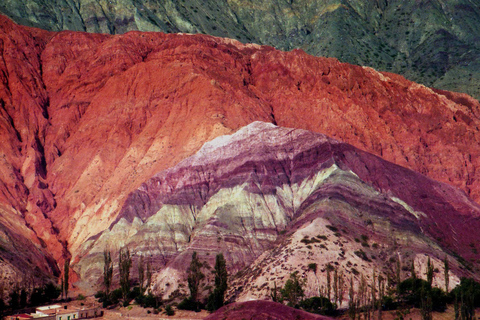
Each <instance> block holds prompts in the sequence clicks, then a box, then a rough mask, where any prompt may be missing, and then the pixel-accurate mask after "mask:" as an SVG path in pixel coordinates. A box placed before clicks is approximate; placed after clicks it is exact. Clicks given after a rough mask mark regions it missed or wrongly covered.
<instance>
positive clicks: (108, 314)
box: [69, 297, 480, 320]
mask: <svg viewBox="0 0 480 320" xmlns="http://www.w3.org/2000/svg"><path fill="white" fill-rule="evenodd" d="M81 303H84V305H85V306H94V305H98V303H97V302H96V300H95V299H94V298H93V297H92V298H90V297H89V298H87V299H86V300H85V301H78V300H77V301H72V302H70V303H69V305H71V306H74V307H81ZM103 311H104V316H103V317H102V318H98V319H106V320H114V319H130V320H152V319H156V320H167V319H168V320H201V319H204V318H206V317H207V316H208V315H209V314H210V313H209V312H207V311H205V310H202V311H201V312H192V311H185V310H176V309H175V315H173V316H167V315H166V314H165V313H163V312H161V313H159V314H154V313H153V311H152V309H151V308H148V309H144V308H142V307H140V306H137V305H130V306H128V307H121V308H115V309H112V310H108V309H103ZM149 312H150V313H149ZM475 314H476V315H477V316H478V315H479V314H480V309H477V310H476V312H475ZM395 318H397V319H398V316H397V315H396V311H384V312H383V313H382V320H394V319H395ZM432 318H433V319H434V320H451V319H455V311H454V309H453V306H449V307H448V309H447V311H445V312H443V313H439V312H434V313H433V317H432ZM335 319H339V320H348V319H350V318H349V317H348V315H347V314H345V315H342V316H339V317H336V318H335ZM362 319H363V316H362ZM372 319H375V320H376V319H378V314H377V313H376V314H375V316H372ZM404 319H407V320H421V319H422V317H421V314H420V310H418V309H411V310H410V313H408V314H407V315H406V316H405V317H404Z"/></svg>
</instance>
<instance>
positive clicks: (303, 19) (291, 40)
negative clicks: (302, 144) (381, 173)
mask: <svg viewBox="0 0 480 320" xmlns="http://www.w3.org/2000/svg"><path fill="white" fill-rule="evenodd" d="M0 12H3V13H5V14H7V15H9V16H10V17H12V18H13V19H14V20H15V21H17V22H19V23H22V24H26V25H29V26H35V27H40V28H43V29H47V30H53V31H60V30H76V31H88V32H102V33H111V34H119V33H125V32H126V31H130V30H141V31H162V32H169V33H176V32H187V33H204V34H210V35H214V36H220V37H228V38H233V39H237V40H240V41H242V42H255V43H259V44H264V45H272V46H274V47H276V48H277V49H281V50H292V49H295V48H302V49H303V50H305V51H306V52H308V53H310V54H313V55H318V56H328V57H336V58H338V59H340V60H341V61H344V62H349V63H354V64H359V65H368V66H371V67H374V68H376V69H380V70H385V71H390V72H395V73H400V74H403V75H404V76H406V77H407V78H409V79H410V80H414V81H417V82H420V83H423V84H425V85H430V86H434V87H437V88H443V89H446V90H453V91H460V92H466V93H469V94H471V95H473V96H475V97H476V98H477V99H478V98H479V97H480V87H479V85H478V83H479V80H480V64H479V63H478V61H479V57H480V47H479V45H478V44H479V41H478V39H479V37H480V33H479V32H480V31H479V30H480V19H479V17H480V5H479V4H478V3H476V2H473V1H468V0H455V1H451V0H449V1H436V0H435V1H427V0H421V1H413V2H412V1H410V2H407V1H402V0H390V1H364V0H342V1H324V0H321V1H320V0H316V1H306V2H305V1H278V0H262V1H249V0H247V1H233V0H229V1H221V2H219V1H204V2H202V4H201V5H199V4H198V3H197V2H196V1H191V0H184V1H172V0H162V1H159V0H148V1H137V0H122V1H89V0H70V1H66V0H57V1H56V2H55V4H54V5H52V3H51V1H45V0H22V1H20V0H4V1H2V3H0Z"/></svg>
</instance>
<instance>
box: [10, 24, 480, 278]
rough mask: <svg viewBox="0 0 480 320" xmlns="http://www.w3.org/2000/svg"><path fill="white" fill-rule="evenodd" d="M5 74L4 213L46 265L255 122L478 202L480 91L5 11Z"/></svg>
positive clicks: (292, 55)
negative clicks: (302, 134)
mask: <svg viewBox="0 0 480 320" xmlns="http://www.w3.org/2000/svg"><path fill="white" fill-rule="evenodd" d="M0 79H1V81H0V137H1V139H2V140H1V144H0V159H1V163H2V165H1V166H0V181H1V185H0V211H1V216H2V221H0V222H1V223H2V226H4V227H5V229H6V230H12V225H13V223H18V221H20V220H21V221H23V222H21V223H20V224H21V225H22V228H20V229H18V230H19V231H17V232H18V233H19V234H20V235H21V236H22V237H25V238H26V239H30V240H28V241H32V243H34V247H35V248H37V249H38V250H40V252H42V254H43V255H45V258H42V259H44V261H45V262H44V263H43V267H42V268H43V269H42V270H43V271H44V272H46V273H48V272H51V271H53V270H51V269H52V268H53V269H56V267H55V266H50V267H49V264H48V263H47V262H46V261H50V260H51V257H50V256H49V254H48V253H45V252H50V253H51V254H52V256H53V258H54V259H55V260H56V261H62V260H63V259H65V258H66V257H69V256H70V255H73V258H74V259H75V258H76V256H75V255H76V254H77V249H78V248H79V246H80V245H82V244H83V243H84V242H85V241H86V240H87V239H88V238H89V237H91V236H94V235H97V234H98V233H100V232H101V231H103V230H104V229H106V228H107V227H109V226H110V225H111V223H112V222H113V221H115V219H116V216H117V214H118V212H119V209H120V208H121V207H122V205H123V203H124V201H125V199H126V196H127V195H128V194H129V193H130V192H131V191H132V190H135V189H136V188H137V187H138V186H139V185H140V184H141V183H142V182H144V181H146V180H147V179H148V178H150V177H151V176H153V175H154V174H155V173H157V172H159V171H160V170H162V169H165V168H168V167H170V166H172V165H174V164H175V163H177V162H179V161H180V160H182V159H184V158H185V157H187V156H189V155H192V154H193V153H194V152H195V151H197V150H198V149H199V148H200V147H201V146H202V145H203V143H204V142H206V141H208V140H211V139H212V138H214V137H216V136H219V135H221V134H225V133H231V132H233V131H235V130H237V129H238V128H240V127H242V126H244V125H246V124H248V123H250V122H252V121H254V120H261V121H267V122H273V123H276V124H278V125H282V126H286V127H294V128H303V129H308V130H311V131H315V132H321V133H325V134H327V135H330V136H332V137H335V138H337V139H340V140H343V141H345V142H348V143H350V144H352V145H354V146H356V147H359V148H361V149H363V150H366V151H369V152H372V153H374V154H376V155H380V156H381V157H383V158H384V159H387V160H389V161H392V162H394V163H397V164H400V165H402V166H405V167H408V168H410V169H413V170H416V171H418V172H421V173H423V174H425V175H427V176H429V177H432V178H434V179H437V180H439V181H443V182H448V183H450V184H452V185H454V186H458V187H460V188H461V189H463V190H464V191H465V192H466V193H467V194H469V195H470V196H471V197H472V198H473V199H475V200H477V201H478V199H480V179H479V177H480V171H479V170H478V169H477V168H479V166H480V157H479V155H480V148H478V147H477V146H478V143H479V142H480V132H479V127H480V120H479V117H480V104H479V103H478V101H476V100H474V99H472V98H470V97H468V96H466V95H461V94H455V93H450V92H439V91H437V92H434V91H432V90H430V89H428V88H425V87H423V86H421V85H418V84H415V83H412V82H410V81H407V80H405V79H404V78H402V77H400V76H397V75H393V74H386V73H378V72H376V71H374V70H372V69H369V68H362V67H358V66H352V65H348V64H342V63H339V62H338V61H337V60H335V59H323V58H315V57H312V56H309V55H307V54H305V53H303V52H302V51H293V52H281V51H277V50H274V49H273V48H270V47H260V46H256V45H243V44H241V43H239V42H236V41H232V40H228V39H220V38H214V37H210V36H204V35H195V36H193V35H180V34H179V35H173V34H170V35H165V34H160V33H139V32H132V33H128V34H125V35H121V36H108V35H99V34H85V33H75V32H60V33H49V32H44V31H41V30H37V29H31V28H26V27H20V26H17V25H15V24H14V23H13V22H11V21H10V20H8V19H7V18H5V17H0ZM19 219H20V220H19ZM10 238H11V237H10ZM3 239H7V240H4V243H2V245H4V246H6V247H7V248H8V250H13V249H12V248H13V247H12V243H13V242H14V241H10V242H9V240H8V237H4V238H3ZM26 241H27V240H26ZM7 243H10V244H9V246H7ZM45 248H46V249H47V250H43V249H45ZM42 259H34V260H33V262H30V265H32V266H33V265H36V264H42V263H41V262H40V261H39V260H42ZM10 267H11V268H12V270H17V271H18V272H20V271H19V270H20V269H25V268H23V267H22V268H20V267H19V266H18V265H16V262H15V261H12V262H11V263H10ZM49 269H50V270H49Z"/></svg>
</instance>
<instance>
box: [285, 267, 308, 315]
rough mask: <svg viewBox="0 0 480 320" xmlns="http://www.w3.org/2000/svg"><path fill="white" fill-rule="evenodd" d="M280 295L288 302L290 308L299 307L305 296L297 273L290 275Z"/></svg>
mask: <svg viewBox="0 0 480 320" xmlns="http://www.w3.org/2000/svg"><path fill="white" fill-rule="evenodd" d="M280 293H281V294H282V297H283V298H284V299H285V300H287V301H288V305H289V306H291V307H295V306H297V305H298V302H299V300H300V299H301V298H302V297H303V296H304V292H303V288H302V283H301V282H300V279H299V278H298V273H297V272H294V273H292V274H290V279H288V280H287V282H286V283H285V286H284V287H283V289H282V290H280Z"/></svg>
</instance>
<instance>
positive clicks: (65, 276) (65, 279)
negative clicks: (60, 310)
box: [62, 259, 70, 299]
mask: <svg viewBox="0 0 480 320" xmlns="http://www.w3.org/2000/svg"><path fill="white" fill-rule="evenodd" d="M69 273H70V259H67V260H65V263H64V265H63V292H62V294H63V295H64V297H65V299H67V298H68V287H69V284H68V282H69Z"/></svg>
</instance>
